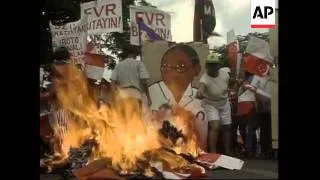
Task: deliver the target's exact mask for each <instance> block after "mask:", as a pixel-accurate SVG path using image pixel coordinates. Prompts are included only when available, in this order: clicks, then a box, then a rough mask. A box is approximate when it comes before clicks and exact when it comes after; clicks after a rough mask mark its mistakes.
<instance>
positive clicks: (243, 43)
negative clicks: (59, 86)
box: [214, 32, 269, 67]
mask: <svg viewBox="0 0 320 180" xmlns="http://www.w3.org/2000/svg"><path fill="white" fill-rule="evenodd" d="M251 36H255V37H257V38H260V39H263V40H266V41H267V42H269V37H268V33H258V32H253V33H249V34H247V35H245V36H242V35H237V40H238V41H239V48H240V52H241V53H243V52H244V51H245V49H246V47H247V45H248V41H249V38H250V37H251ZM214 51H215V52H217V53H219V54H220V55H221V56H220V63H221V64H220V65H221V67H227V66H228V59H227V46H226V45H225V44H223V45H222V46H219V47H216V48H214Z"/></svg>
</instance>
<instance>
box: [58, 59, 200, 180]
mask: <svg viewBox="0 0 320 180" xmlns="http://www.w3.org/2000/svg"><path fill="white" fill-rule="evenodd" d="M66 72H67V73H66V76H65V77H63V78H60V79H59V80H56V82H55V85H56V87H55V88H56V91H57V98H58V101H59V103H60V105H61V106H62V107H63V108H64V109H65V110H67V111H69V112H71V113H72V116H70V118H69V119H68V126H67V130H66V131H61V129H64V128H63V127H61V126H59V125H57V126H56V127H55V130H56V132H58V131H61V132H63V133H59V134H60V141H59V146H58V147H59V148H56V149H55V151H56V153H59V154H60V158H61V159H60V161H59V162H61V161H63V160H67V158H68V152H69V150H70V148H78V147H80V146H81V145H82V144H83V143H84V141H85V140H87V139H94V140H95V141H96V142H97V144H98V146H97V147H96V148H94V149H93V153H92V157H91V159H90V160H91V161H94V160H98V159H102V158H109V159H111V162H112V163H111V166H112V168H113V169H115V170H118V171H121V172H133V171H135V170H137V167H138V161H139V160H146V159H148V162H151V161H153V162H154V161H165V162H163V163H165V164H167V166H170V169H172V168H178V167H183V166H187V165H190V163H189V162H188V161H186V160H184V159H183V158H182V157H180V156H178V155H174V154H172V153H168V152H165V151H163V150H161V149H160V148H161V147H162V146H163V144H161V141H160V140H159V139H161V138H159V136H158V131H157V130H156V128H154V127H152V126H147V125H146V123H145V121H144V120H143V118H142V113H141V112H140V111H139V108H137V107H138V103H137V101H135V100H130V99H129V100H128V99H127V100H125V101H123V100H121V99H120V98H119V97H116V101H115V103H114V104H113V105H112V106H107V105H102V106H100V107H98V106H97V102H96V100H95V97H93V96H92V95H91V94H90V93H89V90H88V86H87V79H86V77H85V75H84V74H83V73H82V72H81V71H80V70H78V69H77V68H76V67H75V66H74V65H68V67H67V71H66ZM174 112H175V114H174V116H173V118H172V120H173V122H174V124H175V125H176V127H177V128H178V129H179V130H180V129H182V132H183V134H185V135H186V139H187V140H186V141H181V142H178V143H177V144H176V145H175V146H174V147H171V149H172V150H174V151H175V152H176V153H177V154H181V153H183V154H187V155H188V154H189V155H190V154H191V155H192V156H193V157H197V156H198V155H199V153H200V152H201V151H202V150H201V149H200V148H199V146H198V143H197V136H196V134H195V128H194V125H193V121H192V118H194V117H193V115H192V114H190V113H191V112H187V111H185V110H182V108H181V109H179V108H177V109H175V110H174ZM146 152H151V153H149V154H148V153H147V154H148V155H147V156H148V157H146ZM148 168H149V167H145V173H146V174H147V175H149V176H151V174H152V173H151V172H150V169H148Z"/></svg>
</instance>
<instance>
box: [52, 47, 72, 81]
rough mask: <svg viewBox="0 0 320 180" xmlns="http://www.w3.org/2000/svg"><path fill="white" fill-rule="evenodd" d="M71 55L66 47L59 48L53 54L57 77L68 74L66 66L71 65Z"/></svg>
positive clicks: (54, 70) (54, 69)
mask: <svg viewBox="0 0 320 180" xmlns="http://www.w3.org/2000/svg"><path fill="white" fill-rule="evenodd" d="M69 60H70V53H69V51H68V49H67V48H66V47H58V48H56V49H55V51H54V52H53V72H54V75H55V76H58V77H59V76H62V75H63V74H65V73H66V70H67V67H66V65H67V64H68V63H69Z"/></svg>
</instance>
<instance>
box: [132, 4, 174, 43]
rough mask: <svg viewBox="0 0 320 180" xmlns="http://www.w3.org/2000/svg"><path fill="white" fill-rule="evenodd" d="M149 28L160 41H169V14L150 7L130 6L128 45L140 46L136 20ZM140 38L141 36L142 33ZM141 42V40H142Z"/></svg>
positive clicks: (170, 37) (170, 36)
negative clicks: (140, 19) (139, 19)
mask: <svg viewBox="0 0 320 180" xmlns="http://www.w3.org/2000/svg"><path fill="white" fill-rule="evenodd" d="M138 17H140V18H142V20H143V22H144V24H146V25H147V26H148V27H150V28H151V29H152V30H153V31H154V32H155V33H157V34H158V35H159V36H160V37H161V38H162V39H164V40H167V41H171V39H172V35H171V16H170V14H169V13H167V12H164V11H161V10H159V9H155V8H151V7H140V6H130V30H131V34H130V43H131V44H132V45H140V43H139V32H138V24H137V18H138ZM141 37H142V38H143V37H145V36H143V33H142V36H141ZM142 41H143V39H142Z"/></svg>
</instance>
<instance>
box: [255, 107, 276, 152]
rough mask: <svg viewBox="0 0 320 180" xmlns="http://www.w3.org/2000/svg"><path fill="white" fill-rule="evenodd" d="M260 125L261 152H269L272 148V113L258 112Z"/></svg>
mask: <svg viewBox="0 0 320 180" xmlns="http://www.w3.org/2000/svg"><path fill="white" fill-rule="evenodd" d="M257 117H258V119H259V126H260V145H261V152H262V153H268V152H270V151H271V149H272V137H271V113H270V112H269V113H268V112H262V113H257Z"/></svg>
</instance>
